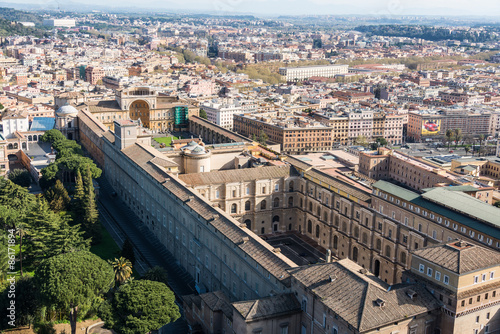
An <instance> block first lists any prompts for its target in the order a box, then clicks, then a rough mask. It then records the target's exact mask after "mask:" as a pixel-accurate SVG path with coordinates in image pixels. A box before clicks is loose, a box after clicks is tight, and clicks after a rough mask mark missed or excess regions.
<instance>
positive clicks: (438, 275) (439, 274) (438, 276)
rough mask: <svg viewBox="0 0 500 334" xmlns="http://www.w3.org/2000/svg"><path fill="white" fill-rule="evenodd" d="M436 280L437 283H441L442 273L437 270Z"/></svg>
mask: <svg viewBox="0 0 500 334" xmlns="http://www.w3.org/2000/svg"><path fill="white" fill-rule="evenodd" d="M434 278H435V279H436V280H437V281H441V273H440V272H439V271H437V270H436V274H435V275H434Z"/></svg>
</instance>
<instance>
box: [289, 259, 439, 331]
mask: <svg viewBox="0 0 500 334" xmlns="http://www.w3.org/2000/svg"><path fill="white" fill-rule="evenodd" d="M362 269H363V268H362V267H361V266H358V265H357V264H355V263H353V262H352V261H350V260H349V259H344V260H341V261H338V262H333V263H325V264H318V265H311V266H304V267H300V268H293V269H290V270H289V272H290V275H291V276H292V277H293V278H294V279H296V280H297V281H298V282H300V284H302V285H304V286H305V288H306V289H308V290H310V291H312V293H313V294H315V295H316V296H317V297H318V298H319V299H320V300H321V302H322V303H323V304H324V305H325V306H326V307H328V308H329V309H330V310H331V311H333V312H334V314H338V315H339V316H340V317H342V318H343V319H344V320H345V321H346V322H347V323H349V324H350V325H351V326H352V327H354V328H355V329H356V330H357V331H359V332H364V331H369V330H373V329H377V328H379V327H382V326H385V325H389V324H392V323H394V322H398V321H401V320H405V319H408V318H411V317H413V316H415V315H419V314H423V313H427V312H429V311H431V310H434V309H436V308H438V307H439V302H438V301H437V300H436V299H435V298H434V297H433V296H432V295H431V294H430V293H429V292H428V291H427V290H425V288H424V287H422V286H419V285H415V284H412V285H410V284H399V285H395V286H392V287H391V289H387V288H386V287H385V286H383V285H381V283H380V282H379V281H378V280H372V279H370V278H369V277H362V274H360V273H359V271H360V270H362ZM413 293H414V294H413ZM410 295H413V298H411V297H410Z"/></svg>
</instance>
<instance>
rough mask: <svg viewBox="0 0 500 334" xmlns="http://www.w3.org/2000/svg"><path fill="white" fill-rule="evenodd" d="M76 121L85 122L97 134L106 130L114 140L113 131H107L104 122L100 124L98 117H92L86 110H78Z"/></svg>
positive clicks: (101, 133)
mask: <svg viewBox="0 0 500 334" xmlns="http://www.w3.org/2000/svg"><path fill="white" fill-rule="evenodd" d="M78 122H83V123H85V125H87V126H88V127H89V128H90V129H91V130H92V131H93V132H94V133H95V134H96V135H97V136H102V135H104V133H105V132H108V133H109V134H110V136H111V137H113V140H114V135H113V133H111V132H109V130H108V128H107V127H106V126H105V125H104V124H102V123H101V122H100V121H99V120H98V119H96V118H95V117H92V116H91V114H89V112H88V111H86V110H79V111H78Z"/></svg>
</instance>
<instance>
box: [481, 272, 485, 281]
mask: <svg viewBox="0 0 500 334" xmlns="http://www.w3.org/2000/svg"><path fill="white" fill-rule="evenodd" d="M481 281H482V282H484V281H486V274H483V275H482V277H481Z"/></svg>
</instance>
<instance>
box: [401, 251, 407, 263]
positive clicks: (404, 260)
mask: <svg viewBox="0 0 500 334" xmlns="http://www.w3.org/2000/svg"><path fill="white" fill-rule="evenodd" d="M401 263H402V264H406V253H405V252H401Z"/></svg>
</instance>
